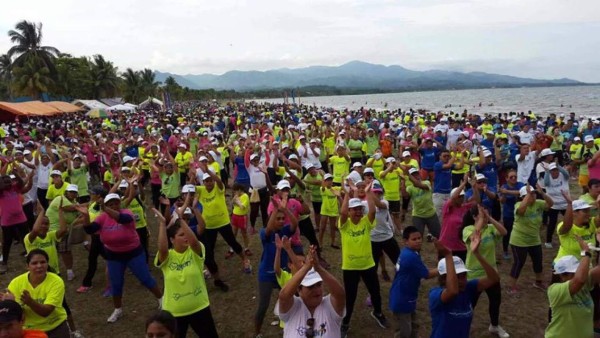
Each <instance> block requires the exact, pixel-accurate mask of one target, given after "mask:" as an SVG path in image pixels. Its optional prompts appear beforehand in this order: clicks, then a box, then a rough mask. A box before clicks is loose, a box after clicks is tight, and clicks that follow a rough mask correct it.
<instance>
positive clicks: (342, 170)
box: [329, 145, 350, 186]
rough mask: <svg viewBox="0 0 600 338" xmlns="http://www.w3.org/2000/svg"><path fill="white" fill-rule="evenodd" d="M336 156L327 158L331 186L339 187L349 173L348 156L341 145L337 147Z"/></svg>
mask: <svg viewBox="0 0 600 338" xmlns="http://www.w3.org/2000/svg"><path fill="white" fill-rule="evenodd" d="M336 151H337V154H336V155H333V156H331V157H330V158H329V165H330V166H331V169H330V170H329V172H330V173H332V174H333V185H335V186H341V185H342V182H343V181H344V179H346V176H347V175H348V173H349V172H350V156H348V153H347V152H346V147H345V146H343V145H338V146H337V150H336Z"/></svg>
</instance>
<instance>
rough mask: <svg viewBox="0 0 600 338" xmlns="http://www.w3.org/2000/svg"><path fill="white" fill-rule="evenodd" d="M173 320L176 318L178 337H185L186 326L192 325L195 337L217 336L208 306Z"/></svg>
mask: <svg viewBox="0 0 600 338" xmlns="http://www.w3.org/2000/svg"><path fill="white" fill-rule="evenodd" d="M175 320H177V337H179V338H185V337H187V330H188V326H191V327H192V330H193V331H194V333H195V334H196V336H197V337H211V338H212V337H216V338H218V337H219V334H218V333H217V327H216V326H215V320H214V319H213V316H212V312H210V306H207V307H205V308H204V309H202V310H200V311H198V312H194V313H192V314H191V315H187V316H183V317H175Z"/></svg>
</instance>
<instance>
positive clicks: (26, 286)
mask: <svg viewBox="0 0 600 338" xmlns="http://www.w3.org/2000/svg"><path fill="white" fill-rule="evenodd" d="M8 290H9V291H10V293H12V294H13V295H15V298H16V299H15V300H16V301H17V303H19V304H20V305H21V307H22V308H23V314H24V317H25V323H23V328H24V329H36V330H41V331H44V332H48V331H51V330H54V329H55V328H57V327H58V326H59V325H60V324H62V323H63V322H64V321H65V320H67V312H66V311H65V308H64V307H63V306H62V304H63V299H64V298H65V283H64V282H63V280H62V278H60V277H59V276H58V275H57V274H54V273H52V272H48V273H47V274H46V278H45V279H44V281H43V282H42V283H41V284H39V285H38V286H36V287H33V286H32V285H31V283H30V282H29V272H26V273H24V274H22V275H19V276H17V277H15V278H14V279H13V280H12V281H11V282H10V284H9V285H8ZM23 291H27V292H29V295H30V296H31V298H33V299H35V301H37V302H38V303H41V304H43V305H52V306H54V310H52V312H50V314H49V315H48V316H47V317H43V316H40V315H38V314H37V313H36V312H35V311H33V310H32V309H31V308H30V307H29V306H27V305H25V304H24V303H23V302H22V301H21V300H20V299H21V295H22V294H23Z"/></svg>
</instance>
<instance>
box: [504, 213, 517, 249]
mask: <svg viewBox="0 0 600 338" xmlns="http://www.w3.org/2000/svg"><path fill="white" fill-rule="evenodd" d="M502 220H503V223H504V228H506V235H504V237H502V250H504V252H508V245H509V244H510V243H509V242H510V234H511V233H512V229H513V224H514V223H515V219H514V218H508V217H504V218H503V219H502Z"/></svg>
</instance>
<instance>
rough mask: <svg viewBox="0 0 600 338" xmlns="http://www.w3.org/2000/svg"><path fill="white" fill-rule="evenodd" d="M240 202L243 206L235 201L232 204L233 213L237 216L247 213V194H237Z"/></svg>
mask: <svg viewBox="0 0 600 338" xmlns="http://www.w3.org/2000/svg"><path fill="white" fill-rule="evenodd" d="M239 199H240V203H241V204H242V205H243V206H244V207H243V208H240V206H238V205H237V204H236V203H234V204H233V214H234V215H237V216H246V215H248V211H249V210H250V197H248V194H246V193H244V194H241V195H240V196H239Z"/></svg>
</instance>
